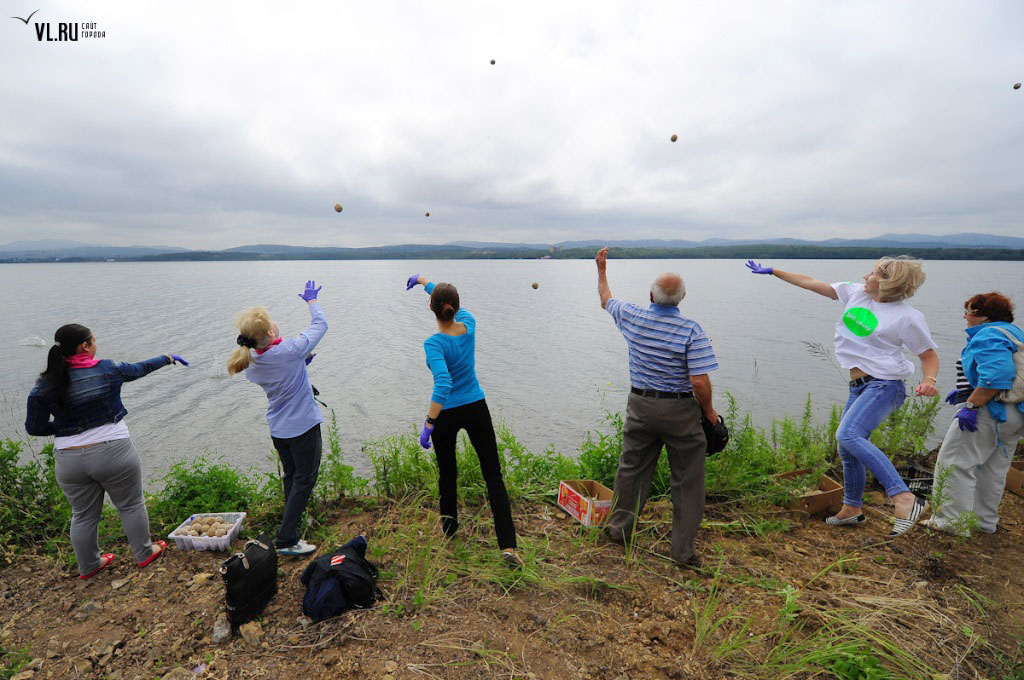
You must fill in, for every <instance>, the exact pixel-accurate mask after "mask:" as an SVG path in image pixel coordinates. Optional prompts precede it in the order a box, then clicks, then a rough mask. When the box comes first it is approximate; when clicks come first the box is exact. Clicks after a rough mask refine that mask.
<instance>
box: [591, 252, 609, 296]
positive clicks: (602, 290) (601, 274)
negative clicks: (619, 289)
mask: <svg viewBox="0 0 1024 680" xmlns="http://www.w3.org/2000/svg"><path fill="white" fill-rule="evenodd" d="M594 261H595V262H597V294H598V295H600V296H601V309H604V308H605V305H607V304H608V300H610V299H611V298H612V289H611V287H610V286H609V285H608V274H607V272H606V270H607V268H608V248H607V247H604V248H601V250H599V251H597V255H596V256H595V257H594Z"/></svg>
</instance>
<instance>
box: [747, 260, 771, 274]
mask: <svg viewBox="0 0 1024 680" xmlns="http://www.w3.org/2000/svg"><path fill="white" fill-rule="evenodd" d="M747 269H749V270H750V273H751V274H771V273H772V272H773V271H775V270H773V269H772V268H771V267H764V266H762V265H761V263H760V262H756V263H755V262H754V261H753V260H747Z"/></svg>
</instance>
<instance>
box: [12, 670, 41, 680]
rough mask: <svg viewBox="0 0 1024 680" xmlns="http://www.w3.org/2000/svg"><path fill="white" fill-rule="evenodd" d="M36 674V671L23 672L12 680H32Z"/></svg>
mask: <svg viewBox="0 0 1024 680" xmlns="http://www.w3.org/2000/svg"><path fill="white" fill-rule="evenodd" d="M35 674H36V672H35V671H22V672H21V673H18V674H17V675H15V676H13V677H12V678H11V680H31V679H32V678H33V677H34V676H35Z"/></svg>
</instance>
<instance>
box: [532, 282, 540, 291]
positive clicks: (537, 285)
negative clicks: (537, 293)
mask: <svg viewBox="0 0 1024 680" xmlns="http://www.w3.org/2000/svg"><path fill="white" fill-rule="evenodd" d="M538 288H540V284H539V283H537V282H536V281H534V282H533V289H534V290H537V289H538Z"/></svg>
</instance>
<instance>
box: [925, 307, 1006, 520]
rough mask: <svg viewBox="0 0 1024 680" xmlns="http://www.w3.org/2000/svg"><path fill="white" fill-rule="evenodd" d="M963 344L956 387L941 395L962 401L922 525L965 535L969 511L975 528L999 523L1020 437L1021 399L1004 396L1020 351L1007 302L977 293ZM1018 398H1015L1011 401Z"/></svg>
mask: <svg viewBox="0 0 1024 680" xmlns="http://www.w3.org/2000/svg"><path fill="white" fill-rule="evenodd" d="M964 320H965V321H966V322H967V346H966V347H964V349H963V351H962V352H961V353H960V360H959V361H957V362H956V372H957V383H956V389H955V390H953V391H952V392H950V393H949V394H948V395H947V396H946V401H947V402H949V403H950V404H962V406H961V408H960V410H959V411H957V414H956V418H954V419H953V422H952V423H950V425H949V430H947V431H946V437H945V439H943V440H942V446H941V447H940V448H939V457H938V460H937V461H936V464H935V476H936V487H938V486H939V485H938V477H939V475H940V474H942V470H943V469H948V470H950V472H949V473H948V474H949V476H948V477H947V478H946V481H945V484H944V485H942V494H941V496H942V499H941V504H938V506H937V507H936V508H935V512H934V514H933V515H932V517H931V519H929V520H927V521H926V522H924V524H926V525H927V526H930V527H931V528H933V529H939V530H942V531H948V532H951V533H962V534H965V535H966V534H969V533H970V526H971V524H972V522H964V521H963V518H965V517H968V518H969V517H970V514H969V513H974V516H975V517H977V524H976V527H977V529H978V530H979V531H982V532H984V533H986V534H992V533H995V531H996V525H997V524H998V523H999V501H1000V500H1002V498H1003V489H1004V487H1005V484H1006V473H1007V471H1008V470H1009V469H1010V461H1011V460H1012V459H1013V452H1014V451H1015V450H1016V448H1017V440H1018V439H1020V438H1021V437H1022V436H1024V402H1021V401H1020V395H1016V396H1011V395H1007V394H1006V393H1005V392H1004V390H1010V389H1011V388H1013V387H1014V381H1015V378H1016V377H1017V369H1016V367H1015V366H1014V354H1015V353H1019V352H1021V351H1024V345H1022V343H1024V331H1021V329H1020V328H1019V327H1017V326H1015V325H1013V323H1012V322H1013V303H1012V302H1011V301H1010V299H1009V298H1007V297H1006V296H1005V295H1002V294H1000V293H995V292H993V293H982V294H979V295H975V296H973V297H971V298H970V299H969V300H967V302H965V303H964ZM1014 399H1016V401H1014Z"/></svg>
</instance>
